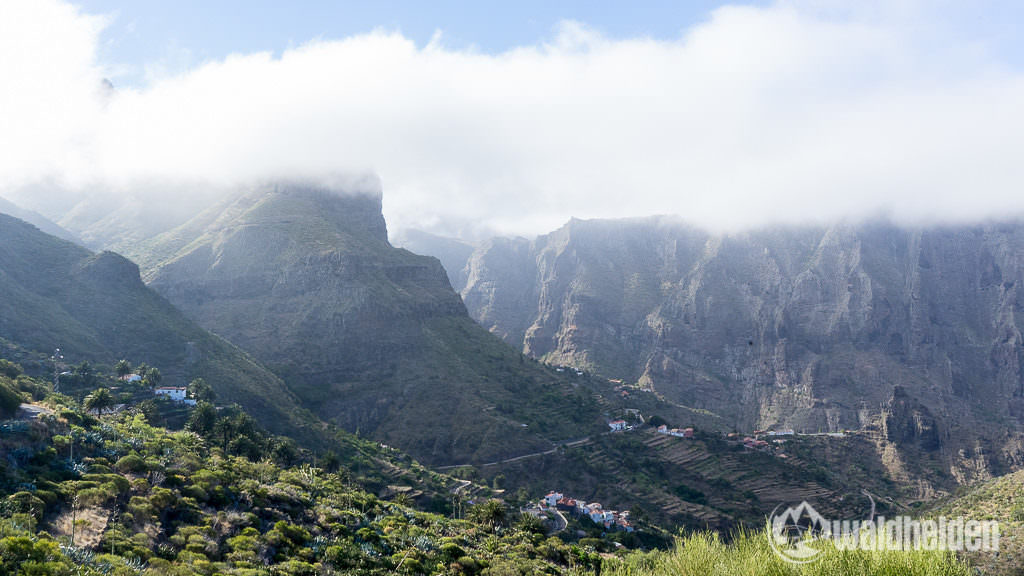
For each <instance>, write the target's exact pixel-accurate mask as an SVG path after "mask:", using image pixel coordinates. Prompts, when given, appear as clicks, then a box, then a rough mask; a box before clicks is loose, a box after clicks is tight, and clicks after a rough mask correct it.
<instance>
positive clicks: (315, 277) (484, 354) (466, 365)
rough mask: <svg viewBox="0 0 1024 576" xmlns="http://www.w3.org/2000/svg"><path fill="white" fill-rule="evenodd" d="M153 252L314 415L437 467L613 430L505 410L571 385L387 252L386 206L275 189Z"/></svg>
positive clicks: (417, 266) (164, 271)
mask: <svg viewBox="0 0 1024 576" xmlns="http://www.w3.org/2000/svg"><path fill="white" fill-rule="evenodd" d="M145 249H146V250H145V252H146V253H144V254H141V255H140V256H141V258H140V260H141V261H143V262H150V263H153V262H155V264H152V265H150V266H148V267H145V268H146V273H145V277H146V278H147V280H148V281H149V284H150V286H152V287H153V288H155V289H156V290H157V291H158V292H160V293H161V294H163V295H164V296H165V297H166V298H167V299H168V300H170V301H171V302H172V303H174V304H175V305H176V306H177V307H179V308H180V309H181V310H183V311H184V312H185V313H186V314H187V315H188V316H189V317H191V318H193V319H195V320H196V321H197V322H198V323H200V324H202V325H203V326H204V327H206V328H208V329H209V330H211V331H213V332H215V333H217V334H219V335H221V336H223V337H225V338H226V339H228V340H230V341H231V342H233V343H235V344H237V345H238V346H239V347H241V348H243V349H244V350H246V351H247V352H249V353H250V354H252V355H253V356H254V357H255V358H257V359H258V360H259V361H261V362H262V363H264V364H265V365H267V366H268V367H269V368H271V369H272V370H274V371H275V372H276V373H277V374H279V375H280V376H282V377H283V378H284V380H285V381H286V382H287V383H288V385H289V388H290V389H291V390H292V391H293V392H294V393H295V394H296V395H297V396H298V397H299V398H300V399H301V401H302V403H303V405H304V406H305V407H307V408H309V409H310V410H312V411H314V412H315V413H317V414H318V415H319V416H321V417H322V418H323V419H324V420H327V421H330V422H333V423H336V424H338V425H340V426H343V427H345V428H347V429H349V430H351V431H353V432H355V431H358V432H359V433H361V434H364V435H369V436H371V437H374V438H376V439H378V440H381V441H385V442H388V443H389V444H392V445H395V446H398V447H401V448H403V449H405V450H407V451H409V452H410V453H412V454H413V455H415V456H416V457H417V458H419V459H420V460H422V461H427V462H432V463H443V464H451V463H453V462H456V463H462V462H472V461H484V462H487V461H491V460H495V459H498V458H499V457H502V456H509V455H516V454H522V453H526V452H529V451H531V450H539V449H541V448H544V447H545V446H550V442H549V440H550V439H551V438H554V439H561V438H565V437H569V436H571V435H572V434H573V433H574V432H575V428H574V422H573V420H572V418H577V419H579V418H580V416H579V414H578V413H581V412H586V413H587V414H588V417H590V418H591V419H595V420H596V419H597V417H598V413H597V407H596V406H593V407H591V408H588V410H589V412H587V411H586V410H580V409H577V408H574V406H573V405H572V404H571V403H567V404H566V405H565V407H564V412H565V414H568V417H567V416H565V415H563V414H562V413H559V414H558V415H557V417H556V418H552V419H551V421H549V422H544V423H543V426H542V425H539V424H536V425H530V426H524V425H523V424H522V423H521V422H520V421H518V420H515V419H513V418H509V417H507V416H505V415H503V414H501V413H499V412H500V411H498V410H496V408H495V407H505V408H507V411H513V410H516V409H518V408H519V407H521V406H523V405H524V403H525V402H530V401H533V399H535V398H540V397H542V396H543V395H544V394H545V393H550V392H552V390H553V389H554V388H559V387H560V386H562V387H568V386H569V384H568V383H565V382H563V383H558V382H554V383H553V382H552V381H551V377H550V375H548V374H547V372H546V371H545V370H544V369H542V368H541V367H540V366H537V365H536V364H535V363H532V362H526V361H525V359H524V358H522V356H521V355H520V354H519V353H518V352H516V351H515V350H513V349H510V348H509V347H508V346H506V345H505V344H503V343H502V342H500V341H498V340H497V339H496V338H494V337H493V336H492V335H491V334H489V333H487V332H486V331H485V330H483V329H482V328H480V327H479V326H478V325H476V324H475V323H474V322H473V321H472V319H471V318H470V317H469V315H468V314H467V311H466V308H465V306H464V305H463V303H462V299H461V298H460V297H459V295H458V294H457V293H456V292H455V291H454V290H453V289H452V287H451V285H450V283H449V281H448V277H447V275H446V273H445V270H444V269H443V268H442V266H441V263H440V262H439V261H438V260H437V259H436V258H431V257H429V256H419V255H416V254H413V253H411V252H409V251H407V250H403V249H398V248H394V247H393V246H392V245H391V244H390V243H389V242H388V237H387V230H386V228H385V225H384V219H383V216H382V215H381V196H380V194H379V193H370V194H366V193H358V194H339V193H337V192H334V191H331V190H322V189H318V188H315V187H310V186H308V185H300V186H294V185H283V184H278V185H271V186H268V187H265V188H260V189H256V190H253V191H251V192H249V193H246V194H244V195H242V196H239V197H236V198H234V199H232V200H231V201H229V202H227V203H225V204H222V205H219V206H216V207H215V208H213V209H211V210H210V211H209V212H208V213H206V214H203V215H200V216H198V217H196V218H195V219H194V220H193V221H192V222H189V223H186V224H185V225H183V226H182V227H180V228H178V229H176V230H172V231H171V232H169V233H167V234H164V235H161V236H160V237H157V238H156V239H155V240H154V241H153V242H151V243H150V244H149V245H147V246H146V247H145ZM563 385H564V386H563ZM565 391H566V392H567V393H568V392H569V390H565ZM559 409H561V408H559ZM527 412H529V411H527Z"/></svg>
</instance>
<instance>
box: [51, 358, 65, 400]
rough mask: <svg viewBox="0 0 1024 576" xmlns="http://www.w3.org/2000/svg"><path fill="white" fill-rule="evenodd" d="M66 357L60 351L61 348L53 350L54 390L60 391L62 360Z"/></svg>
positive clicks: (55, 391)
mask: <svg viewBox="0 0 1024 576" xmlns="http://www.w3.org/2000/svg"><path fill="white" fill-rule="evenodd" d="M63 359H64V355H63V354H61V353H60V348H57V349H56V350H54V351H53V392H54V393H57V392H60V362H61V360H63Z"/></svg>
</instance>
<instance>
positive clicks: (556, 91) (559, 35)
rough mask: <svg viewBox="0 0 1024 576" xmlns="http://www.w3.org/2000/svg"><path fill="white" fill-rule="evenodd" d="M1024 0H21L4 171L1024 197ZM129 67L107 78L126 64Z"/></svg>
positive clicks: (488, 197) (799, 210) (997, 199)
mask: <svg viewBox="0 0 1024 576" xmlns="http://www.w3.org/2000/svg"><path fill="white" fill-rule="evenodd" d="M1022 17H1024V7H1021V6H1020V4H1019V3H1014V2H1005V3H1004V2H975V3H970V4H969V5H968V4H966V3H955V2H942V1H935V2H916V1H911V0H908V1H903V2H899V1H893V2H888V1H886V2H882V1H879V2H870V1H868V2H856V3H842V2H835V1H832V0H808V1H800V0H793V1H781V2H768V1H765V2H746V3H720V2H701V1H695V2H652V3H645V2H634V3H630V4H629V6H628V7H626V5H625V4H624V3H617V2H582V1H581V2H554V1H548V2H541V1H528V2H515V3H513V2H507V3H497V2H473V3H470V2H450V1H449V2H439V3H423V2H395V1H392V2H289V3H284V2H271V1H265V0H250V1H244V2H243V1H227V0H225V1H219V2H208V1H207V2H202V1H198V0H181V1H176V2H169V1H168V2H157V1H148V0H144V1H138V2H112V1H107V0H87V1H85V2H81V3H67V2H63V1H58V0H0V78H4V79H5V80H4V82H3V83H2V84H0V158H3V161H2V162H0V195H2V196H5V197H8V198H10V199H12V200H14V201H16V202H19V203H21V204H24V205H27V206H29V207H32V208H35V209H38V210H40V211H43V212H44V213H46V214H48V215H53V216H54V217H59V216H61V215H65V214H66V213H67V212H68V211H69V210H73V207H74V206H75V205H76V203H78V202H80V201H81V200H82V199H84V198H87V199H90V200H91V201H93V202H94V203H98V204H99V205H105V206H115V205H117V203H118V202H123V201H125V199H127V198H130V199H132V200H133V201H137V202H151V203H154V204H158V203H160V202H168V201H169V200H168V199H170V201H172V202H173V201H177V199H178V198H181V199H182V202H184V201H187V202H195V203H196V204H197V206H198V205H201V204H203V203H209V202H211V201H213V200H214V199H215V198H216V197H217V196H218V195H219V194H223V193H224V192H223V191H224V190H229V189H234V188H235V187H237V186H245V185H247V184H249V183H253V182H261V181H266V180H273V179H278V178H303V179H308V178H313V179H316V178H330V177H332V175H336V174H338V173H354V174H362V173H372V174H375V175H377V176H378V177H379V181H380V182H381V185H382V187H383V194H384V208H385V216H386V217H387V219H388V222H389V227H390V228H391V229H392V230H395V229H403V228H420V229H425V230H428V231H432V232H436V233H442V234H450V235H460V236H465V237H476V238H478V237H482V236H486V235H488V234H493V233H500V234H519V235H533V234H539V233H544V232H547V231H550V230H552V229H554V228H556V227H558V226H559V225H561V224H563V223H564V222H565V221H567V220H568V219H569V218H570V217H580V218H610V217H623V216H645V215H651V214H678V215H680V216H682V217H683V218H684V219H686V220H689V221H691V222H693V223H694V224H697V225H700V226H703V227H707V228H712V229H723V230H741V229H744V228H749V227H755V226H764V225H774V224H793V223H807V222H829V221H835V220H840V219H844V220H856V219H861V218H873V217H878V216H883V217H888V218H892V219H894V220H897V221H900V222H906V223H911V224H921V223H924V224H928V223H947V222H955V223H959V222H971V221H978V220H982V219H988V218H1001V217H1007V216H1017V215H1020V214H1022V213H1024V194H1020V184H1021V182H1024V179H1022V176H1024V162H1020V161H1019V155H1020V154H1019V153H1020V151H1021V150H1022V149H1024V146H1022V144H1024V107H1022V106H1020V102H1024V40H1022V39H1021V38H1020V37H1019V34H1017V33H1016V32H1017V31H1016V30H1015V29H1014V26H1015V24H1016V23H1019V22H1021V21H1024V20H1022ZM106 82H109V84H106Z"/></svg>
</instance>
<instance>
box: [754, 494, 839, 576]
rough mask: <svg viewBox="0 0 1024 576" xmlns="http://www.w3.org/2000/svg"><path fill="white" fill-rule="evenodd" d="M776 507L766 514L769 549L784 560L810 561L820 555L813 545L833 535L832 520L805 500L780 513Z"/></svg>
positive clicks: (802, 562) (799, 562) (801, 562)
mask: <svg viewBox="0 0 1024 576" xmlns="http://www.w3.org/2000/svg"><path fill="white" fill-rule="evenodd" d="M779 507H781V505H780V506H779ZM779 507H776V508H775V510H773V511H772V514H771V516H769V517H768V524H769V526H768V528H769V530H768V543H769V544H771V547H772V550H773V551H775V553H776V554H778V555H779V557H781V558H782V559H783V560H785V561H787V562H792V563H794V564H808V563H810V562H813V561H814V560H816V559H817V557H818V555H819V554H821V550H819V549H818V548H817V547H816V545H817V544H818V543H819V542H822V541H823V540H826V539H828V538H830V537H831V536H832V523H831V522H829V521H828V520H826V519H825V517H823V516H822V515H821V514H819V513H818V511H817V510H815V509H814V506H811V505H810V504H809V503H808V502H806V501H805V502H801V503H800V505H798V506H795V507H791V508H786V509H785V510H783V511H781V512H779Z"/></svg>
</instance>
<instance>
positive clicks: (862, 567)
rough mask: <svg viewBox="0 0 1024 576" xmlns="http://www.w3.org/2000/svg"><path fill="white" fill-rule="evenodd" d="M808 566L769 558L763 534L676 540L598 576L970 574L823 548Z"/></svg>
mask: <svg viewBox="0 0 1024 576" xmlns="http://www.w3.org/2000/svg"><path fill="white" fill-rule="evenodd" d="M816 548H818V549H819V550H822V553H821V554H819V555H818V556H817V557H816V558H815V560H814V561H813V562H810V563H808V564H791V563H789V562H786V561H785V560H783V559H782V558H780V557H779V556H777V555H776V554H775V552H774V551H773V550H772V548H771V546H770V545H769V543H768V536H767V534H766V532H765V531H757V532H754V531H743V532H740V533H738V534H737V535H736V537H735V538H734V539H733V540H732V541H731V542H729V543H726V542H723V541H722V539H721V538H720V537H719V536H718V534H716V533H711V532H701V533H694V534H691V535H689V536H686V537H683V538H680V539H679V540H678V541H677V542H676V546H675V548H674V549H673V550H669V551H655V552H647V553H634V554H630V555H627V556H626V557H624V558H623V559H621V560H608V561H606V562H605V563H604V565H603V566H602V568H603V569H602V571H601V574H602V576H646V575H652V576H653V575H663V574H664V575H669V574H671V575H673V576H733V575H735V576H796V575H807V576H810V575H814V576H925V575H927V576H933V575H938V576H961V575H962V576H968V575H970V574H973V571H972V570H971V568H970V567H969V566H968V565H967V564H966V563H965V562H963V561H961V560H959V559H958V558H957V557H956V556H955V555H954V554H953V553H951V552H945V551H923V550H921V551H917V550H915V551H889V552H871V551H863V550H838V549H836V548H835V547H833V546H831V545H830V544H828V543H825V544H824V545H819V546H816Z"/></svg>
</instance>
